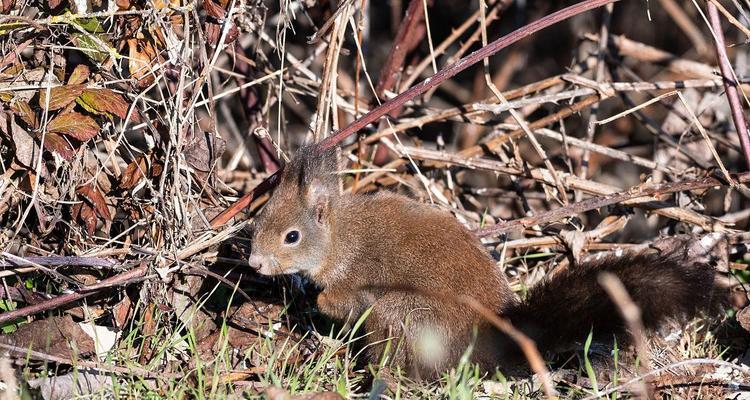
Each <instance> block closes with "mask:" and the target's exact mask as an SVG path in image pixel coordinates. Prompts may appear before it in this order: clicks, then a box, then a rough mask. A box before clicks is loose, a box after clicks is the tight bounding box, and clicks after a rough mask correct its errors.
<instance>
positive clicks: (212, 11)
mask: <svg viewBox="0 0 750 400" xmlns="http://www.w3.org/2000/svg"><path fill="white" fill-rule="evenodd" d="M203 9H204V10H206V15H207V16H209V17H213V18H216V19H221V18H224V14H226V10H224V9H223V8H222V7H221V6H220V5H218V4H216V3H214V2H213V1H212V0H203Z"/></svg>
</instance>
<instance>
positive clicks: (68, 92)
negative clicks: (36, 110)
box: [39, 85, 84, 111]
mask: <svg viewBox="0 0 750 400" xmlns="http://www.w3.org/2000/svg"><path fill="white" fill-rule="evenodd" d="M83 89H84V86H83V85H65V86H56V87H53V88H51V89H50V90H49V93H50V96H49V110H50V111H54V110H59V109H61V108H63V107H65V106H67V105H68V104H70V103H72V102H73V101H75V99H76V98H77V97H78V96H80V95H81V93H82V92H83ZM39 106H40V107H42V108H45V107H47V89H42V90H40V91H39Z"/></svg>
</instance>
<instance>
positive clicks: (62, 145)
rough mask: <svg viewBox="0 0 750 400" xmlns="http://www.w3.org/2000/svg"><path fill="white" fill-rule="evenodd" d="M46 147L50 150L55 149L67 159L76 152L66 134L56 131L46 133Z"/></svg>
mask: <svg viewBox="0 0 750 400" xmlns="http://www.w3.org/2000/svg"><path fill="white" fill-rule="evenodd" d="M44 148H45V149H46V150H48V151H54V152H55V153H57V154H59V155H60V156H61V157H62V158H64V159H66V160H70V159H71V158H73V156H74V155H75V154H76V152H75V149H74V148H73V146H71V144H70V142H68V140H67V139H65V137H64V136H62V135H59V134H57V133H55V132H47V134H46V135H44Z"/></svg>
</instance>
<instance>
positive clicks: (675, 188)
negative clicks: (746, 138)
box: [475, 173, 750, 236]
mask: <svg viewBox="0 0 750 400" xmlns="http://www.w3.org/2000/svg"><path fill="white" fill-rule="evenodd" d="M733 178H734V179H735V180H736V181H737V182H740V183H746V182H750V173H743V174H739V175H735V176H733ZM725 185H726V183H725V182H722V181H720V180H719V179H716V178H713V177H707V178H702V179H696V180H688V181H682V182H669V183H662V184H656V185H649V186H647V187H644V188H642V189H640V190H639V189H631V190H629V191H626V192H620V193H614V194H609V195H606V196H599V197H592V198H590V199H586V200H583V201H580V202H577V203H573V204H570V205H568V206H566V207H560V208H557V209H554V210H550V211H547V212H543V213H540V214H538V215H535V216H530V217H524V218H519V219H515V220H513V221H508V222H502V223H499V224H496V225H493V226H488V227H485V228H482V229H478V230H476V231H475V233H476V234H477V236H490V235H499V234H505V233H510V232H514V231H518V230H522V229H526V228H528V227H530V226H534V225H540V224H545V223H549V222H552V221H558V220H560V219H562V218H565V217H570V216H573V215H576V214H580V213H582V212H586V211H590V210H595V209H598V208H601V207H605V206H609V205H613V204H618V203H622V202H625V201H627V200H633V199H637V198H639V197H647V196H655V195H662V194H667V193H673V192H681V191H686V190H699V189H708V188H712V187H716V186H725Z"/></svg>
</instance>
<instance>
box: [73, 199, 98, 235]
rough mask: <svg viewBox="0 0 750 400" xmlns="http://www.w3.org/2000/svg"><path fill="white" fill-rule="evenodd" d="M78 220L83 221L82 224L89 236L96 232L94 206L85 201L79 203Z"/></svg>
mask: <svg viewBox="0 0 750 400" xmlns="http://www.w3.org/2000/svg"><path fill="white" fill-rule="evenodd" d="M78 220H79V221H80V222H82V223H83V226H84V227H85V228H86V233H88V234H89V236H93V235H94V232H96V221H97V218H96V211H94V208H93V207H91V206H90V205H88V204H87V203H80V207H79V212H78Z"/></svg>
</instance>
